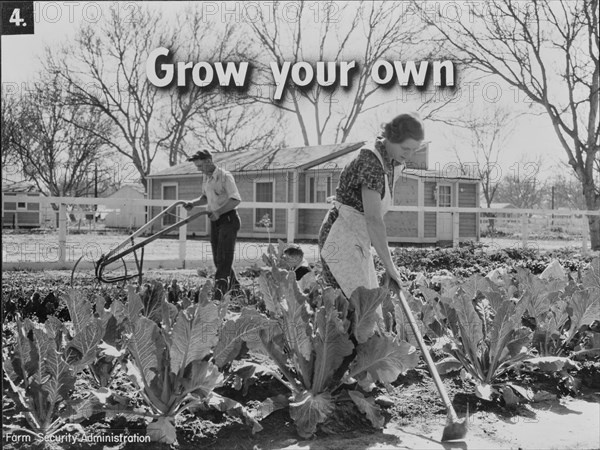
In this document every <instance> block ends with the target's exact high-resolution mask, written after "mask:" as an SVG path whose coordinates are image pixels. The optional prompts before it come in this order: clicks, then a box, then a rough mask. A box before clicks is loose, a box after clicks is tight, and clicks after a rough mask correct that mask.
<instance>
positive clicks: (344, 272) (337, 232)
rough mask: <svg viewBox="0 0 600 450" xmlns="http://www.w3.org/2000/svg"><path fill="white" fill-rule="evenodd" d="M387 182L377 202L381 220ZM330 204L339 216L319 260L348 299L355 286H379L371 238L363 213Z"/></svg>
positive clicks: (387, 201)
mask: <svg viewBox="0 0 600 450" xmlns="http://www.w3.org/2000/svg"><path fill="white" fill-rule="evenodd" d="M371 151H372V152H373V153H374V154H375V155H376V156H377V159H379V162H380V163H381V166H382V167H383V159H382V157H381V155H380V154H379V152H377V151H373V150H371ZM399 169H400V168H399V167H396V168H395V170H394V174H395V176H394V178H395V179H397V176H398V174H399V173H400V172H401V170H399ZM395 179H394V184H395V181H396V180H395ZM388 181H389V180H388V176H387V174H385V179H384V182H385V193H384V195H383V199H382V200H381V215H382V216H383V215H384V214H385V213H386V212H387V211H388V209H389V207H390V206H391V205H392V203H393V200H392V192H393V191H392V192H390V189H389V183H388ZM333 203H334V205H335V206H336V208H337V209H338V211H339V216H338V218H337V219H336V221H335V222H334V223H333V225H332V227H331V230H329V235H328V236H327V239H326V240H325V244H324V245H323V249H322V250H321V256H322V257H323V259H324V260H325V262H326V263H327V265H328V266H329V269H330V270H331V273H332V274H333V276H334V277H335V280H336V281H337V282H338V284H339V285H340V288H341V289H342V292H343V293H344V295H345V296H346V297H348V298H350V296H351V295H352V292H354V290H355V289H356V288H357V287H359V286H364V287H366V288H368V289H373V288H376V287H378V286H379V284H378V282H377V273H376V272H375V264H374V263H373V256H372V254H371V238H370V237H369V231H368V230H367V220H366V218H365V215H364V214H363V213H361V212H359V211H357V210H356V209H354V208H352V207H350V206H348V205H343V204H341V203H339V202H337V201H334V202H333Z"/></svg>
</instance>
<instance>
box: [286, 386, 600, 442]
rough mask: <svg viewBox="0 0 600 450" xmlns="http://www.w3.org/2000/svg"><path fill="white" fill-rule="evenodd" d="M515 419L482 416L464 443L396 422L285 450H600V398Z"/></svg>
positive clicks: (438, 426) (428, 425)
mask: <svg viewBox="0 0 600 450" xmlns="http://www.w3.org/2000/svg"><path fill="white" fill-rule="evenodd" d="M519 412H520V415H519V416H516V417H512V418H510V419H507V418H502V417H499V416H497V415H496V414H494V413H490V412H486V411H481V412H476V413H474V414H473V415H472V416H471V427H470V429H469V434H468V436H467V438H466V439H465V441H464V442H451V443H450V442H445V443H441V442H440V441H439V439H440V437H441V435H442V429H443V427H444V423H443V417H441V416H440V417H439V419H440V420H435V419H434V420H431V419H429V420H427V422H412V423H410V424H407V425H399V424H398V423H397V422H395V421H394V422H391V423H390V424H388V425H387V426H386V428H385V429H384V430H383V431H382V432H379V433H374V434H369V435H365V434H359V433H356V434H354V433H351V434H349V435H345V436H343V437H342V436H331V437H327V438H321V439H316V440H314V441H310V442H309V441H304V442H303V441H299V442H297V443H294V444H292V445H289V446H287V447H284V448H285V449H339V450H359V449H446V450H449V449H490V450H492V449H493V450H496V449H597V448H600V427H599V425H600V396H596V397H595V401H594V398H593V397H589V398H587V399H581V398H577V399H563V400H560V401H553V402H543V403H537V404H535V405H533V406H527V407H521V409H520V411H519Z"/></svg>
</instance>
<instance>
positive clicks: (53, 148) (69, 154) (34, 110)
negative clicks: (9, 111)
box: [8, 78, 112, 196]
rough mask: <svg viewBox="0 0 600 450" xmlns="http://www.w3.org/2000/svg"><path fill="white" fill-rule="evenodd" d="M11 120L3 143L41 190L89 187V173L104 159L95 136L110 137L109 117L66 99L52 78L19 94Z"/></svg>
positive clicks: (74, 191) (71, 191) (75, 191)
mask: <svg viewBox="0 0 600 450" xmlns="http://www.w3.org/2000/svg"><path fill="white" fill-rule="evenodd" d="M14 123H15V126H14V127H13V132H12V134H11V139H10V141H9V142H8V145H9V149H12V150H10V151H13V152H14V153H15V154H16V155H17V156H18V159H19V166H20V167H21V169H22V173H23V174H24V175H25V176H26V177H27V178H28V179H30V180H31V181H33V182H34V183H35V184H36V186H37V187H38V189H39V190H40V191H41V192H42V193H44V194H46V195H54V196H62V195H71V196H81V195H83V194H84V193H86V192H89V190H90V188H91V187H92V183H93V178H92V177H90V173H93V172H94V167H95V166H96V165H98V164H99V165H102V164H103V162H104V161H106V160H109V158H108V157H107V156H108V151H107V149H106V147H105V145H104V140H103V139H100V138H99V137H98V136H106V137H108V138H110V136H111V134H112V125H111V123H110V122H108V121H107V120H106V119H105V118H104V117H102V115H101V113H100V112H99V111H97V110H94V109H93V108H91V107H89V106H84V105H76V104H73V103H72V102H70V101H69V94H68V92H66V91H65V90H64V89H63V87H62V86H61V85H60V83H58V82H57V81H56V79H55V78H53V79H52V78H51V79H49V80H48V81H44V82H40V83H36V85H35V87H34V89H33V90H31V91H29V92H27V93H26V94H25V95H22V96H21V97H20V98H19V101H18V109H17V110H16V111H15V112H14ZM86 130H90V131H89V132H88V131H86Z"/></svg>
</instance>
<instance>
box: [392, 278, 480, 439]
mask: <svg viewBox="0 0 600 450" xmlns="http://www.w3.org/2000/svg"><path fill="white" fill-rule="evenodd" d="M385 284H386V285H387V287H388V288H389V289H391V290H392V291H393V292H395V293H396V294H397V295H398V298H399V299H400V306H402V311H403V312H404V315H405V316H406V318H407V319H408V322H409V323H410V328H411V329H412V332H413V334H414V335H415V338H416V340H417V342H418V344H419V347H420V349H421V354H422V355H423V358H425V362H426V363H427V367H428V368H429V372H430V373H431V376H432V378H433V381H434V383H435V387H436V388H437V390H438V392H439V393H440V397H442V401H443V402H444V406H446V413H447V424H446V426H445V427H444V432H443V433H442V441H459V440H462V439H463V438H464V437H465V436H466V435H467V428H468V425H469V418H468V410H467V417H466V418H465V419H464V420H462V421H460V420H458V415H457V414H456V411H455V410H454V407H453V406H452V402H451V401H450V397H448V393H447V392H446V387H445V386H444V383H442V379H441V378H440V374H439V373H438V371H437V369H436V367H435V364H434V362H433V359H431V355H430V354H429V350H427V347H426V346H425V342H424V341H423V336H421V331H420V330H419V327H418V326H417V322H416V321H415V318H414V316H413V314H412V311H411V310H410V306H409V305H408V302H407V301H406V298H405V297H404V293H403V292H402V289H401V288H400V286H398V285H397V284H396V283H395V282H394V281H392V280H391V279H390V278H389V277H387V279H386V281H385Z"/></svg>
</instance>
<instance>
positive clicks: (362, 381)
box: [215, 246, 417, 437]
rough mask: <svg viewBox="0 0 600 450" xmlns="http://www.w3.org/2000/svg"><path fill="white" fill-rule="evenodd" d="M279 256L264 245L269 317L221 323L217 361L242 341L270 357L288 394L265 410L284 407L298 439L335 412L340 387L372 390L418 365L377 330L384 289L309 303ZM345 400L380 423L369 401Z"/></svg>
mask: <svg viewBox="0 0 600 450" xmlns="http://www.w3.org/2000/svg"><path fill="white" fill-rule="evenodd" d="M279 254H281V248H280V251H279ZM279 254H278V253H277V252H276V251H275V249H274V248H273V247H272V246H271V247H270V248H269V254H268V255H266V257H265V262H266V263H267V264H269V265H270V266H271V271H270V272H269V273H267V274H263V275H261V277H260V279H259V285H260V290H261V293H262V294H263V299H264V302H265V306H266V310H267V315H263V314H260V313H257V312H256V311H251V310H249V309H246V310H244V311H242V313H241V314H240V316H239V318H237V320H235V321H234V320H232V321H230V322H228V323H226V324H225V326H224V328H225V329H227V330H228V332H227V333H225V334H224V337H225V340H224V341H222V343H220V344H219V346H218V347H217V350H216V352H215V355H216V357H215V360H216V361H217V363H218V364H225V363H227V361H230V360H231V359H232V358H233V357H234V355H236V353H237V351H238V350H239V348H241V345H242V342H245V343H246V345H247V346H248V347H249V348H250V349H251V350H254V351H256V352H259V353H260V352H262V353H264V354H266V355H268V357H269V358H270V359H271V360H272V361H273V362H274V363H275V364H276V366H277V368H278V371H279V372H280V373H281V375H275V376H276V377H277V378H278V379H279V380H280V381H282V383H284V384H285V386H287V387H288V388H289V390H290V393H291V395H290V397H289V398H288V401H289V403H288V402H285V401H282V399H281V398H280V397H277V398H272V399H269V400H268V401H267V402H265V405H266V408H265V409H266V410H267V412H266V413H268V412H272V411H273V410H275V409H276V407H285V405H286V404H287V405H288V406H289V410H290V416H291V417H292V419H293V420H294V422H295V424H296V429H297V431H298V433H299V434H300V436H302V437H310V436H312V435H313V434H314V433H315V432H316V431H317V426H318V425H319V424H320V423H323V422H324V421H325V420H326V419H327V418H328V417H329V416H330V415H331V413H332V412H333V411H334V408H335V401H336V392H337V391H338V390H339V388H341V387H342V386H343V385H344V384H347V383H350V384H353V383H356V382H358V384H359V385H360V386H361V387H362V388H363V390H366V391H370V390H371V388H372V387H373V386H374V383H375V382H383V383H391V382H393V381H395V380H396V378H397V377H398V375H399V374H400V373H401V372H404V371H406V370H407V369H409V368H411V367H414V366H416V364H417V354H416V352H415V349H414V347H412V346H410V345H409V344H408V343H406V342H402V341H400V340H399V339H396V336H394V335H392V334H388V333H385V332H383V331H381V330H380V329H379V326H378V325H379V321H378V317H379V316H378V314H377V309H378V307H380V305H381V304H382V302H383V300H384V298H385V297H386V296H387V295H389V294H388V292H387V290H385V289H371V290H368V289H364V288H359V289H357V290H356V291H355V292H354V294H353V295H352V297H351V298H350V301H348V300H347V299H346V298H345V297H344V296H343V295H342V294H341V292H340V291H338V290H334V289H325V290H324V291H323V292H322V293H320V294H319V295H317V296H316V298H314V299H313V303H312V305H311V304H310V303H309V301H308V296H306V295H304V294H303V293H301V292H300V290H299V288H298V284H297V282H296V278H295V276H294V273H293V272H289V271H287V270H283V269H279V268H278V263H277V260H278V256H279ZM350 397H351V398H352V400H353V401H354V402H355V403H356V405H357V407H358V408H359V409H360V410H361V411H362V412H364V413H365V414H366V415H367V417H368V418H369V419H370V420H371V422H372V423H373V425H375V426H377V427H381V426H382V425H383V419H382V416H381V414H380V411H379V407H378V406H377V405H376V404H375V403H374V400H373V399H372V398H365V397H364V395H363V394H362V393H360V392H358V391H356V392H354V393H353V394H351V395H350ZM263 415H265V413H263Z"/></svg>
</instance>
